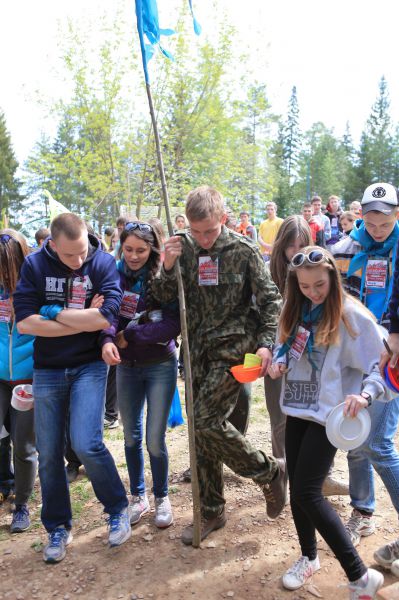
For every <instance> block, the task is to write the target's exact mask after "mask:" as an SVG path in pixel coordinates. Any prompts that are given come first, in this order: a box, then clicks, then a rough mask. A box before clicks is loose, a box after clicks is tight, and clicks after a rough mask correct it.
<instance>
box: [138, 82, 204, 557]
mask: <svg viewBox="0 0 399 600" xmlns="http://www.w3.org/2000/svg"><path fill="white" fill-rule="evenodd" d="M146 90H147V97H148V104H149V107H150V114H151V121H152V127H153V130H154V137H155V146H156V151H157V159H158V167H159V174H160V177H161V185H162V195H163V201H164V205H165V213H166V221H167V224H168V230H169V235H173V224H172V219H171V216H170V204H169V194H168V187H167V185H166V178H165V169H164V165H163V159H162V151H161V144H160V138H159V132H158V125H157V120H156V117H155V111H154V105H153V102H152V95H151V87H150V84H149V83H146ZM175 270H176V279H177V289H178V295H179V305H180V323H181V337H182V341H183V351H184V375H185V378H184V380H185V386H186V411H187V422H188V443H189V450H190V468H191V489H192V496H193V524H194V534H193V546H194V548H199V546H200V543H201V505H200V495H199V484H198V475H197V459H196V452H195V430H194V409H193V386H192V377H191V361H190V347H189V343H188V331H187V311H186V300H185V296H184V287H183V278H182V274H181V269H180V264H179V262H178V261H177V262H176V265H175Z"/></svg>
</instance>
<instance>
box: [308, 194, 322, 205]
mask: <svg viewBox="0 0 399 600" xmlns="http://www.w3.org/2000/svg"><path fill="white" fill-rule="evenodd" d="M321 201H322V200H321V197H320V196H313V198H312V199H311V201H310V203H311V204H313V203H314V202H320V203H321Z"/></svg>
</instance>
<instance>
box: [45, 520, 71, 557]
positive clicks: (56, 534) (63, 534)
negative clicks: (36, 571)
mask: <svg viewBox="0 0 399 600" xmlns="http://www.w3.org/2000/svg"><path fill="white" fill-rule="evenodd" d="M71 542H72V533H71V532H70V531H69V530H68V529H65V527H56V528H55V529H53V531H51V532H50V533H49V534H48V544H47V546H45V548H44V550H43V560H44V562H46V563H57V562H60V561H61V560H62V559H63V558H65V555H66V547H67V546H68V544H70V543H71Z"/></svg>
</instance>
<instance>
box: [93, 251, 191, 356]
mask: <svg viewBox="0 0 399 600" xmlns="http://www.w3.org/2000/svg"><path fill="white" fill-rule="evenodd" d="M117 266H118V271H119V275H120V285H121V288H122V290H123V292H125V291H133V292H135V293H137V294H139V295H140V299H139V301H138V304H137V309H136V314H139V313H145V311H147V309H148V308H149V307H148V296H147V290H146V279H147V270H146V269H145V267H144V268H143V269H141V270H140V271H138V272H136V273H135V272H133V271H130V270H129V269H128V268H127V267H126V265H125V263H124V261H123V260H121V261H118V263H117ZM129 275H130V276H129ZM151 309H153V310H157V309H159V310H162V320H161V321H159V322H156V323H154V322H151V321H148V317H147V315H146V314H143V316H142V318H141V319H140V322H139V323H136V322H135V321H134V320H130V319H129V318H126V317H123V316H122V315H119V316H118V317H117V318H115V319H114V321H113V323H112V325H111V327H109V328H108V329H105V330H104V331H103V332H102V333H101V335H100V344H101V345H104V344H105V343H107V342H114V341H115V335H116V333H117V332H118V331H122V330H124V337H125V339H126V341H127V342H128V346H127V348H119V349H118V350H119V355H120V357H121V359H122V361H123V363H125V364H126V363H128V364H131V365H135V366H140V365H145V364H151V363H160V362H164V361H166V360H168V359H169V358H171V357H172V356H174V353H175V349H176V344H175V338H176V337H177V336H178V335H179V333H180V317H179V309H178V304H177V302H172V303H170V304H161V303H159V302H155V303H153V306H152V307H151Z"/></svg>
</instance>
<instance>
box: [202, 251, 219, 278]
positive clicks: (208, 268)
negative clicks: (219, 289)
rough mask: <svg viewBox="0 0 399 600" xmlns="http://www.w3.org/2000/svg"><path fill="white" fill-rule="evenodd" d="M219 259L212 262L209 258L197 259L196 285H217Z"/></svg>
mask: <svg viewBox="0 0 399 600" xmlns="http://www.w3.org/2000/svg"><path fill="white" fill-rule="evenodd" d="M218 283H219V259H218V258H215V260H212V259H211V257H210V256H199V257H198V284H199V285H218Z"/></svg>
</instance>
